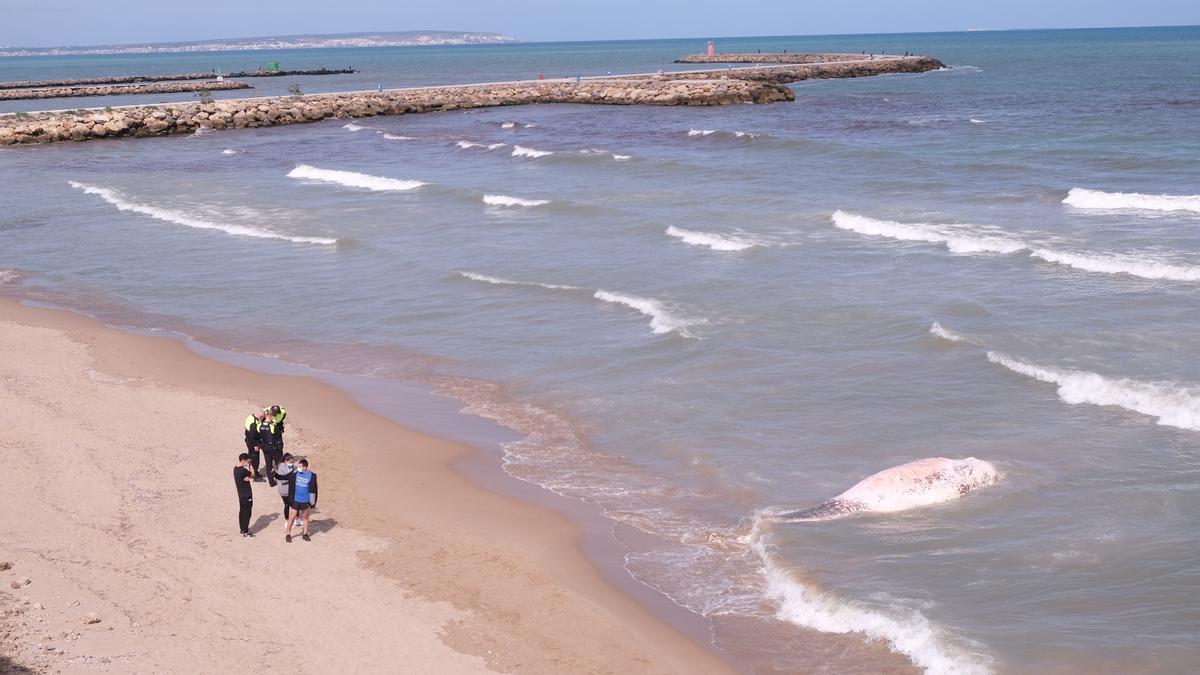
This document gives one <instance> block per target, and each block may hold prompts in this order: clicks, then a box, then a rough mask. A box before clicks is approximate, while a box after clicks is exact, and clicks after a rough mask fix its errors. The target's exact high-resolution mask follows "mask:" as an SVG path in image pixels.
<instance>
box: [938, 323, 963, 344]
mask: <svg viewBox="0 0 1200 675" xmlns="http://www.w3.org/2000/svg"><path fill="white" fill-rule="evenodd" d="M929 334H930V335H933V336H935V337H940V338H942V339H943V340H949V341H950V342H970V341H971V340H969V339H968V338H967V337H966V336H964V335H962V334H959V333H955V332H954V331H952V330H950V329H949V328H946V327H945V326H943V325H942V324H940V323H938V322H936V321H934V322H933V325H932V326H930V327H929Z"/></svg>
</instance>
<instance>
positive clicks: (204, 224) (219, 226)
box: [68, 181, 337, 246]
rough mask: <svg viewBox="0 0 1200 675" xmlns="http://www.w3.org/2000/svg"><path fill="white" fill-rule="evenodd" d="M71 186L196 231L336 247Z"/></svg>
mask: <svg viewBox="0 0 1200 675" xmlns="http://www.w3.org/2000/svg"><path fill="white" fill-rule="evenodd" d="M68 182H69V183H70V185H71V187H73V188H75V189H77V190H82V191H83V192H84V194H89V195H96V196H98V197H100V198H101V199H103V200H104V201H106V202H108V203H109V204H112V205H113V206H115V207H117V209H118V210H120V211H131V212H133V213H140V214H142V215H144V216H150V217H151V218H155V219H157V220H162V221H166V222H168V223H175V224H176V225H185V226H187V227H192V228H196V229H198V230H217V231H219V232H224V233H226V234H232V235H235V236H241V237H256V238H258V239H282V240H284V241H290V242H292V243H296V244H321V245H325V246H333V245H336V244H337V239H332V238H329V237H293V236H289V235H286V234H279V233H277V232H271V231H270V230H262V229H259V228H256V227H247V226H245V225H229V224H226V223H214V222H212V221H208V220H204V219H202V218H197V217H195V216H192V215H190V214H187V213H183V212H182V211H173V210H171V209H164V208H160V207H157V206H151V205H149V204H141V203H139V202H135V201H130V200H129V199H126V198H125V197H124V196H123V195H121V194H120V193H118V192H117V191H116V190H110V189H108V188H102V187H97V186H95V185H88V184H86V183H78V182H76V181H68Z"/></svg>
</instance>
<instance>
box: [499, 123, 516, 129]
mask: <svg viewBox="0 0 1200 675" xmlns="http://www.w3.org/2000/svg"><path fill="white" fill-rule="evenodd" d="M515 126H517V123H516V122H501V123H500V128H501V129H511V128H513V127H515Z"/></svg>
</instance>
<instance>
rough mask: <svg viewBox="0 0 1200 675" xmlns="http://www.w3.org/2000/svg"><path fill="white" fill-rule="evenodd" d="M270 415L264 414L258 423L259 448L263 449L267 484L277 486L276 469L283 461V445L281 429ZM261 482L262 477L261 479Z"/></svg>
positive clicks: (280, 425)
mask: <svg viewBox="0 0 1200 675" xmlns="http://www.w3.org/2000/svg"><path fill="white" fill-rule="evenodd" d="M282 426H283V425H282V424H280V423H277V422H276V421H275V418H274V417H272V416H271V415H270V413H267V414H264V415H263V416H262V419H261V420H260V421H259V423H258V446H259V447H260V448H262V454H263V462H264V469H263V473H265V474H267V482H268V483H270V484H271V485H272V486H274V485H275V467H276V466H278V465H279V463H280V462H282V461H283V445H282V436H281V432H280V430H279V429H280V428H281V427H282ZM259 480H261V477H260V478H259Z"/></svg>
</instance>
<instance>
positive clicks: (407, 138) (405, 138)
mask: <svg viewBox="0 0 1200 675" xmlns="http://www.w3.org/2000/svg"><path fill="white" fill-rule="evenodd" d="M383 137H384V138H386V139H388V140H389V141H415V140H417V139H415V138H413V137H412V136H399V135H397V134H386V133H385V134H384V135H383Z"/></svg>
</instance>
